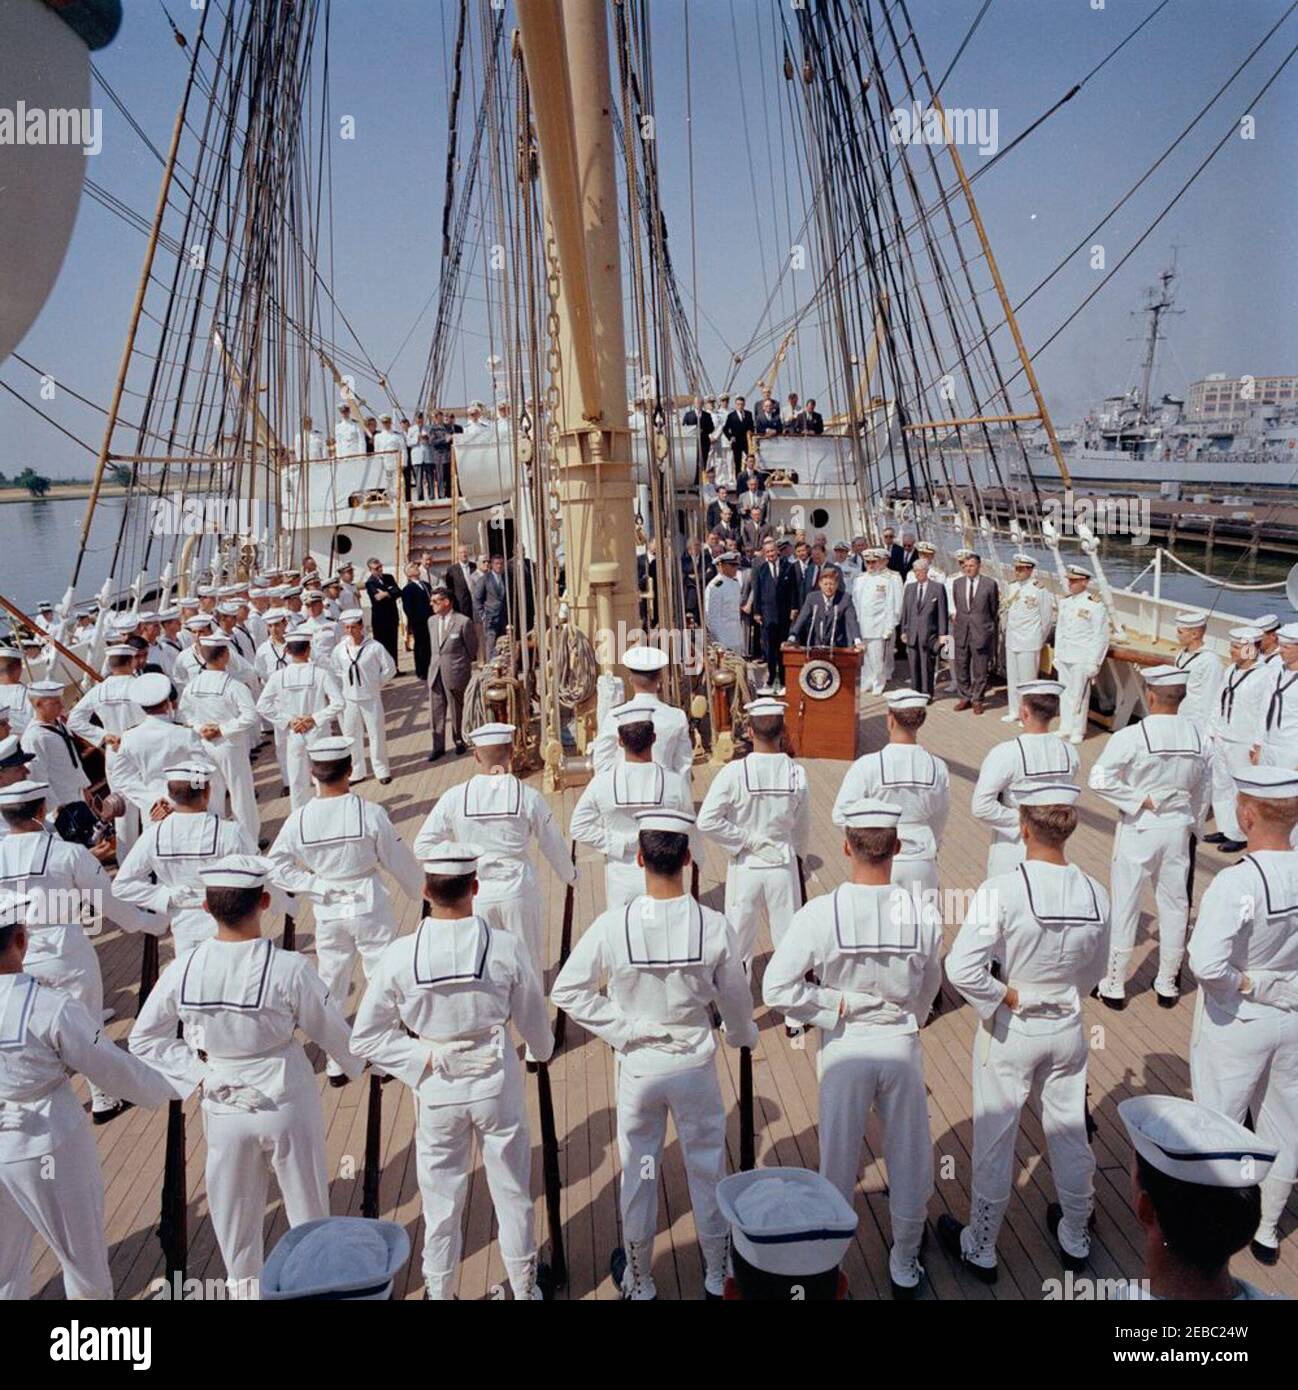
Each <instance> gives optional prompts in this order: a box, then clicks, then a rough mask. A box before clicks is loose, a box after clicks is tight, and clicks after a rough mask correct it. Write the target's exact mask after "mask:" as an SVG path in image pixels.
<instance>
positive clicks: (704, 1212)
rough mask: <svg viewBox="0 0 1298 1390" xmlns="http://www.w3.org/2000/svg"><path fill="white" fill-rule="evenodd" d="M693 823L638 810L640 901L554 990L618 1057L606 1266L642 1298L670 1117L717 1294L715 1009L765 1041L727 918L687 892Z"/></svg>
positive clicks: (721, 1223)
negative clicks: (618, 1175)
mask: <svg viewBox="0 0 1298 1390" xmlns="http://www.w3.org/2000/svg"><path fill="white" fill-rule="evenodd" d="M692 819H693V818H692V817H690V816H688V815H686V814H685V813H684V812H681V811H666V810H662V811H649V812H646V813H644V814H643V815H642V816H641V818H640V859H641V862H642V864H643V867H644V871H645V890H646V891H645V895H644V896H643V897H641V898H637V899H635V901H634V902H630V903H627V904H626V905H625V906H623V907H619V908H613V909H611V910H610V911H607V912H604V913H602V914H601V915H600V916H599V917H597V918H596V919H595V921H594V922H592V923H591V925H590V926H589V927H588V928H587V930H586V932H585V933H584V934H583V936H582V937H581V940H580V941H578V942H577V945H576V946H575V947H574V948H573V952H572V955H571V956H569V957H568V963H567V964H566V965H565V966H564V967H563V969H562V970H561V971H560V972H559V978H558V979H557V980H556V981H555V982H554V988H553V990H552V991H551V997H552V999H553V1000H554V1003H555V1004H556V1005H557V1007H559V1008H560V1009H562V1010H563V1011H564V1013H566V1014H567V1015H568V1016H569V1017H570V1018H571V1019H572V1020H573V1022H574V1023H576V1024H578V1025H579V1026H580V1027H582V1028H585V1029H586V1030H587V1031H588V1032H590V1033H593V1034H595V1035H596V1036H597V1037H600V1038H603V1039H604V1041H605V1042H607V1043H608V1044H609V1045H610V1046H611V1047H612V1048H613V1049H614V1051H615V1052H616V1054H617V1145H618V1156H619V1159H620V1162H621V1170H622V1190H621V1194H620V1206H621V1212H622V1236H623V1241H624V1245H623V1246H622V1247H621V1248H619V1249H618V1250H616V1251H614V1252H613V1259H612V1261H611V1268H612V1273H613V1277H614V1279H615V1280H616V1281H617V1283H618V1284H619V1286H620V1288H621V1293H622V1297H623V1298H625V1299H632V1300H637V1301H638V1300H647V1299H652V1298H656V1297H657V1290H656V1289H655V1287H654V1279H653V1243H654V1233H655V1231H656V1230H657V1229H658V1181H659V1176H660V1174H661V1170H662V1152H663V1145H664V1142H665V1140H666V1133H667V1120H668V1118H669V1117H670V1118H671V1120H672V1122H673V1123H674V1125H675V1127H676V1135H677V1138H678V1139H679V1140H680V1144H681V1150H682V1154H683V1157H684V1161H685V1173H686V1178H687V1180H688V1182H689V1189H690V1205H691V1207H692V1209H693V1215H694V1228H695V1230H696V1231H697V1232H698V1238H699V1244H700V1246H701V1247H702V1250H703V1263H704V1289H705V1292H706V1295H707V1296H708V1297H709V1298H720V1297H721V1295H722V1293H723V1290H724V1286H725V1275H726V1221H725V1218H724V1217H723V1216H722V1215H721V1211H720V1208H719V1207H718V1206H717V1184H718V1183H719V1182H720V1181H721V1179H722V1178H724V1177H725V1172H726V1109H725V1102H724V1101H723V1100H722V1098H721V1088H720V1085H719V1084H718V1081H717V1064H716V1056H715V1054H716V1040H715V1037H714V1034H713V1030H712V1023H711V1017H710V1014H709V1006H710V1005H712V1004H715V1005H716V1007H717V1009H718V1010H719V1011H720V1014H721V1018H722V1022H723V1024H724V1026H725V1036H726V1041H727V1042H728V1043H729V1044H730V1045H731V1046H732V1047H752V1046H754V1044H755V1043H756V1041H757V1026H756V1024H755V1023H754V1021H753V1009H752V996H751V994H750V992H749V985H748V977H747V975H746V974H745V972H744V968H743V963H742V961H741V960H740V957H739V952H738V950H737V949H736V943H735V937H734V933H733V931H732V929H731V927H730V924H729V923H728V922H727V920H726V918H725V917H723V916H722V915H721V914H720V913H719V912H713V911H712V910H711V909H710V908H706V907H704V906H702V905H701V904H700V903H698V902H696V901H695V900H694V899H693V898H692V897H691V896H690V895H689V893H688V892H687V890H686V887H685V880H684V874H685V871H686V869H687V868H688V866H689V863H690V850H689V844H690V840H689V830H690V827H691V824H692ZM601 983H602V984H603V989H601Z"/></svg>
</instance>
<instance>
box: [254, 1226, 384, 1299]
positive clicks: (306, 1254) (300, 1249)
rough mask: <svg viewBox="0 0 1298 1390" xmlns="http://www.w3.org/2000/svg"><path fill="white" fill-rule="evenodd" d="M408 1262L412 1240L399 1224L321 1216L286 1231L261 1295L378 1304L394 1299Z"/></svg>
mask: <svg viewBox="0 0 1298 1390" xmlns="http://www.w3.org/2000/svg"><path fill="white" fill-rule="evenodd" d="M409 1258H410V1237H409V1236H408V1235H407V1234H406V1229H405V1227H404V1226H401V1225H398V1224H397V1222H395V1221H371V1220H368V1219H367V1218H365V1217H363V1216H323V1217H320V1218H319V1219H318V1220H316V1221H304V1222H303V1223H302V1224H301V1225H300V1226H294V1227H293V1228H292V1229H291V1230H289V1231H285V1233H284V1235H283V1236H282V1237H281V1238H280V1241H279V1244H278V1245H276V1246H275V1248H274V1249H273V1250H272V1251H271V1252H270V1255H269V1256H268V1257H267V1260H266V1266H265V1268H264V1269H263V1270H262V1272H261V1279H260V1290H261V1296H262V1298H263V1299H266V1300H268V1301H271V1302H281V1301H283V1300H285V1299H317V1300H330V1299H337V1300H343V1299H346V1300H349V1301H352V1302H377V1301H379V1300H382V1299H387V1298H391V1296H392V1282H393V1280H394V1279H395V1278H396V1277H397V1275H398V1274H399V1273H400V1272H401V1269H402V1267H403V1266H404V1265H405V1263H406V1261H407V1260H408V1259H409Z"/></svg>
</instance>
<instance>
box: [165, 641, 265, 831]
mask: <svg viewBox="0 0 1298 1390" xmlns="http://www.w3.org/2000/svg"><path fill="white" fill-rule="evenodd" d="M195 649H196V650H199V649H201V651H202V654H203V655H202V660H203V666H202V669H201V670H200V671H199V672H198V673H197V675H195V676H194V677H193V678H192V679H191V680H190V681H189V682H188V683H187V684H186V686H185V688H184V689H183V690H182V691H181V692H180V704H179V707H178V711H177V713H178V717H179V719H180V722H181V723H182V724H188V725H189V727H190V728H191V729H193V730H194V731H195V732H196V733H197V734H198V736H199V737H200V738H201V739H202V740H203V742H204V744H205V745H206V747H207V754H208V756H209V757H210V758H211V759H212V761H213V762H214V763H215V764H216V766H217V768H218V770H219V771H220V773H221V780H222V781H223V782H224V783H225V789H226V791H227V792H228V793H229V797H230V817H231V819H232V820H237V821H238V822H239V823H240V824H241V825H243V826H245V827H246V828H247V829H248V830H249V831H250V832H251V833H252V834H253V835H257V834H258V833H259V832H260V829H261V815H260V812H259V811H258V810H257V791H256V788H255V787H254V785H253V780H252V762H251V760H250V757H249V755H250V753H251V751H252V733H253V730H254V729H255V728H256V727H257V706H256V705H255V704H253V700H252V695H251V694H250V693H249V690H248V687H247V686H246V685H245V684H244V683H243V682H242V681H241V680H239V679H238V678H237V677H236V676H234V675H232V674H231V673H230V671H229V669H228V667H229V664H230V639H229V638H228V637H226V636H225V635H224V633H222V634H221V635H220V636H212V635H210V634H209V635H207V636H205V637H203V638H202V640H201V643H199V644H198V645H197V646H196V648H195Z"/></svg>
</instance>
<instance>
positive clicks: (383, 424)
mask: <svg viewBox="0 0 1298 1390" xmlns="http://www.w3.org/2000/svg"><path fill="white" fill-rule="evenodd" d="M374 459H375V462H377V463H378V464H379V465H380V466H381V467H382V469H383V477H384V480H385V481H386V483H387V486H388V496H389V497H390V498H391V499H392V500H393V502H395V501H396V499H397V497H398V496H399V495H400V492H401V487H402V483H403V481H404V479H405V477H406V437H405V435H404V434H402V433H401V431H400V430H394V429H393V428H392V416H391V415H380V416H379V427H378V429H377V430H376V431H375V433H374Z"/></svg>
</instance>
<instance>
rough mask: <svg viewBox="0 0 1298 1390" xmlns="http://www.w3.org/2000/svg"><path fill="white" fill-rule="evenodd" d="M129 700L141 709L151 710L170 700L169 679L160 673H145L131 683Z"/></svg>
mask: <svg viewBox="0 0 1298 1390" xmlns="http://www.w3.org/2000/svg"><path fill="white" fill-rule="evenodd" d="M130 696H131V699H132V700H134V701H135V703H136V704H137V705H139V706H141V708H143V709H152V708H153V707H154V705H160V704H162V702H163V701H164V700H170V699H171V677H170V676H166V675H163V673H162V672H161V671H145V672H144V673H143V674H141V675H138V676H136V677H135V679H134V680H133V681H132V682H131V688H130Z"/></svg>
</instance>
